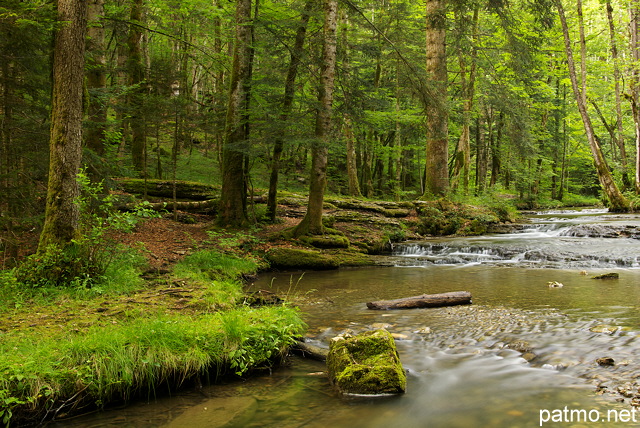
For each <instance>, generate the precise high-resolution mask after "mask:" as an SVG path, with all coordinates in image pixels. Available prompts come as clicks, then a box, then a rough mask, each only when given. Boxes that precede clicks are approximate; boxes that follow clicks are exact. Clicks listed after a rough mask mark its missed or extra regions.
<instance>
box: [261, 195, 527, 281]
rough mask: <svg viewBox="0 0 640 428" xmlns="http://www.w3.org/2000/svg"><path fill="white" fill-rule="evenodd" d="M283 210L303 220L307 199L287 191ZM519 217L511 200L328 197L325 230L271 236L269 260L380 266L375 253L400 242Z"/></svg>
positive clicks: (284, 266)
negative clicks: (474, 202) (474, 201)
mask: <svg viewBox="0 0 640 428" xmlns="http://www.w3.org/2000/svg"><path fill="white" fill-rule="evenodd" d="M279 202H280V213H281V214H282V216H288V217H289V218H300V217H302V214H303V212H304V208H305V206H304V203H305V199H304V198H303V197H302V196H300V195H295V194H285V195H284V196H283V197H282V198H281V199H280V201H279ZM516 220H517V212H516V210H515V208H513V207H512V206H510V205H509V203H508V201H493V203H491V204H488V205H485V206H480V205H470V204H463V203H456V202H453V201H451V200H448V199H438V200H431V201H421V200H417V201H410V202H409V201H405V202H392V201H367V200H362V199H355V198H338V197H328V198H326V199H325V204H324V226H325V233H324V234H322V235H312V236H301V237H297V238H294V237H293V236H292V233H291V230H292V229H290V228H285V229H284V230H281V231H278V232H275V233H270V234H265V235H264V237H265V239H266V240H267V241H268V243H269V245H268V248H267V249H266V250H265V252H264V258H265V259H266V260H267V262H268V263H269V266H270V268H271V269H278V270H305V269H310V270H323V269H337V268H340V267H347V266H366V265H376V264H380V259H379V258H376V257H375V256H377V255H381V254H389V253H390V252H391V250H392V246H393V244H394V243H397V242H401V241H404V240H407V239H422V238H425V237H429V236H444V235H480V234H484V233H488V232H491V231H493V230H496V229H497V228H498V227H500V226H504V225H505V224H511V223H513V222H515V221H516Z"/></svg>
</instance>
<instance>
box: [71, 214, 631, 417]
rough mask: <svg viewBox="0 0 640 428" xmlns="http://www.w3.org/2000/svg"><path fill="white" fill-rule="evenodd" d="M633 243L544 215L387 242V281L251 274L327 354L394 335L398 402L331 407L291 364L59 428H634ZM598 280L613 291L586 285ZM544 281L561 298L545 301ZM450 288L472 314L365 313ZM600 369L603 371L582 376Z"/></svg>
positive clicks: (587, 218)
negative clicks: (298, 317)
mask: <svg viewBox="0 0 640 428" xmlns="http://www.w3.org/2000/svg"><path fill="white" fill-rule="evenodd" d="M639 238H640V217H637V216H631V215H624V216H622V215H611V214H607V213H606V212H604V211H601V210H586V211H564V212H555V213H554V212H548V213H541V214H536V215H531V224H529V225H527V226H526V227H524V228H521V229H520V230H518V231H516V232H514V233H510V234H501V235H489V236H482V237H474V238H438V239H429V240H425V241H421V242H408V243H403V244H398V245H396V247H395V248H394V254H393V255H392V256H390V257H388V258H386V262H391V264H393V265H394V266H393V267H375V268H361V269H340V270H337V271H328V272H306V273H302V272H286V273H269V274H265V275H263V276H262V277H261V278H260V279H259V280H258V281H256V283H255V284H254V287H255V288H262V289H271V290H273V291H275V292H277V293H280V294H289V295H290V296H293V297H295V298H296V300H297V301H298V302H299V305H300V308H301V310H302V311H303V312H304V313H305V320H306V321H307V323H308V324H309V335H310V338H309V340H310V341H311V342H312V343H315V344H317V345H319V346H327V344H328V340H329V339H330V338H331V337H333V336H335V335H337V334H339V333H342V332H344V331H353V332H359V331H363V330H367V329H371V328H380V327H383V328H387V329H388V330H389V331H391V332H392V333H394V334H395V335H396V343H397V345H398V350H399V353H400V358H401V360H402V363H403V365H404V367H405V369H406V370H407V372H408V387H407V392H406V393H405V394H403V395H401V396H397V397H392V398H369V399H345V398H341V397H340V396H338V395H337V394H336V393H335V391H334V390H333V389H332V388H331V386H330V385H329V383H328V381H327V378H326V376H325V375H324V374H323V373H322V372H323V370H324V364H323V363H319V362H315V361H312V360H304V359H300V358H297V357H294V358H293V359H292V360H291V363H290V364H289V365H287V366H286V367H284V368H280V369H278V370H276V371H274V372H273V373H272V374H270V375H264V376H256V377H252V378H250V379H248V380H246V381H241V382H233V383H229V384H226V385H213V386H209V387H204V389H203V391H200V392H196V391H186V392H180V393H177V394H174V395H173V396H172V397H171V398H160V399H157V400H155V401H153V402H150V403H141V404H136V405H132V406H129V407H128V408H125V409H122V410H119V411H117V412H103V413H99V414H96V415H91V416H90V417H83V418H80V419H78V420H76V421H68V422H66V423H65V424H60V425H64V426H83V427H115V426H120V427H138V426H158V427H160V426H162V427H191V428H199V427H222V426H224V427H303V426H304V427H326V426H330V427H338V428H340V427H348V428H358V427H390V426H398V427H407V428H409V427H435V428H438V427H529V426H540V424H541V422H544V419H548V420H549V422H551V421H554V420H555V421H556V422H563V423H564V422H570V423H568V424H566V423H565V424H564V425H566V426H592V425H602V426H640V412H638V414H636V413H635V410H634V409H635V407H632V406H631V405H630V404H631V402H634V401H636V400H638V401H640V393H639V392H638V388H640V385H639V384H638V383H637V381H636V377H637V376H638V377H640V357H639V355H640V337H639V336H638V332H639V331H640V311H639V310H638V309H640V308H639V307H640V261H639V260H638V256H640V239H639ZM609 272H616V273H618V274H619V279H616V280H598V279H592V277H593V276H594V275H597V274H602V273H609ZM552 281H555V282H559V283H562V284H563V285H564V286H563V287H561V288H550V287H549V286H548V285H547V284H548V282H552ZM458 290H466V291H469V292H471V293H472V296H473V304H472V305H465V306H454V307H447V308H430V309H413V310H397V311H373V310H368V309H367V308H366V302H368V301H372V300H381V299H393V298H399V297H406V296H412V295H417V294H424V293H440V292H446V291H458ZM525 342H526V343H525ZM525 348H526V349H525ZM603 357H609V358H612V359H613V361H614V365H613V366H607V365H600V364H598V363H597V362H596V360H598V359H599V358H603ZM621 393H622V394H621ZM636 396H637V397H636ZM622 399H624V401H621V400H622ZM616 417H617V418H618V422H617V423H616ZM541 418H542V419H543V420H541ZM571 421H573V422H572V423H571ZM634 421H637V422H634Z"/></svg>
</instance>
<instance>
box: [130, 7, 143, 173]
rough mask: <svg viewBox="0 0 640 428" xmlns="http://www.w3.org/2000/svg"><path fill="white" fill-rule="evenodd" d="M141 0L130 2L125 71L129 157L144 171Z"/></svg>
mask: <svg viewBox="0 0 640 428" xmlns="http://www.w3.org/2000/svg"><path fill="white" fill-rule="evenodd" d="M143 8H144V2H143V0H133V3H132V4H131V15H130V21H131V22H130V28H129V37H128V39H127V47H128V50H129V52H128V53H129V55H128V58H127V71H128V74H129V81H128V83H129V87H130V88H129V90H130V99H129V107H130V109H131V111H130V121H129V123H130V125H131V158H132V161H133V168H134V169H135V170H136V171H144V170H145V165H144V160H145V159H144V158H145V156H144V151H145V146H146V142H145V139H146V135H145V129H144V128H145V125H144V94H145V88H144V86H145V66H144V63H143V54H142V39H143V33H142V28H143V27H142V21H143V16H144V11H143Z"/></svg>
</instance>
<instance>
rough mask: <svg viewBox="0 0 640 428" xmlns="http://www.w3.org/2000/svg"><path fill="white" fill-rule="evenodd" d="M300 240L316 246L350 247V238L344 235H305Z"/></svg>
mask: <svg viewBox="0 0 640 428" xmlns="http://www.w3.org/2000/svg"><path fill="white" fill-rule="evenodd" d="M300 241H302V242H304V243H305V244H308V245H311V246H312V247H316V248H349V239H348V238H347V237H346V236H342V235H305V236H301V237H300Z"/></svg>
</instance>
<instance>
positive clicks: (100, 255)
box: [16, 172, 159, 288]
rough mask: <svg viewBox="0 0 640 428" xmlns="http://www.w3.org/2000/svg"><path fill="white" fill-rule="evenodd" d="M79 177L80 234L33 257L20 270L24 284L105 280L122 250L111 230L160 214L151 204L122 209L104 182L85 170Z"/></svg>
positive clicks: (88, 284) (128, 227) (76, 284)
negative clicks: (94, 181) (95, 182)
mask: <svg viewBox="0 0 640 428" xmlns="http://www.w3.org/2000/svg"><path fill="white" fill-rule="evenodd" d="M77 179H78V182H79V184H80V188H81V194H80V196H79V197H78V199H77V201H76V203H77V204H78V206H79V209H80V227H79V229H80V236H79V237H78V238H76V239H74V240H73V241H72V243H71V245H68V246H66V247H65V248H60V247H59V246H55V245H54V246H50V247H48V248H46V249H45V250H44V251H41V252H39V253H37V254H34V255H31V256H29V257H28V258H27V259H26V260H25V262H24V263H22V265H21V266H19V267H18V269H17V270H16V278H17V280H18V281H19V282H20V283H22V284H23V285H27V286H30V287H53V286H73V287H79V288H91V287H92V286H93V285H94V284H96V283H99V282H102V281H104V280H105V273H106V272H107V270H108V269H109V267H110V266H111V265H112V263H113V262H114V259H115V257H116V256H117V255H118V254H119V253H120V251H118V243H117V242H116V241H115V240H113V239H111V238H110V237H109V233H111V232H114V231H123V232H129V231H131V230H132V229H133V228H134V227H135V225H136V224H137V223H138V221H140V219H142V218H151V217H157V216H159V214H158V213H157V212H155V211H153V210H152V209H150V208H149V207H148V205H147V204H148V203H142V204H139V205H138V206H136V207H135V208H134V209H133V210H132V211H128V212H122V211H120V210H118V209H117V208H116V206H115V199H114V196H113V195H111V194H105V192H104V189H103V186H102V184H101V183H98V184H93V183H91V181H90V180H89V178H88V176H87V175H86V174H85V173H84V172H81V173H79V174H78V177H77Z"/></svg>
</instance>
